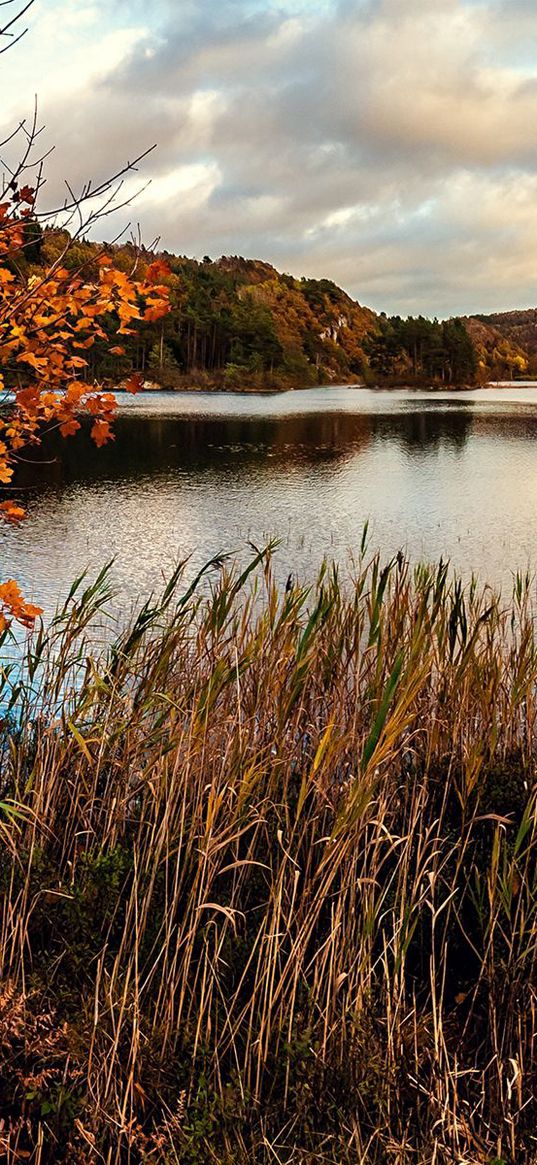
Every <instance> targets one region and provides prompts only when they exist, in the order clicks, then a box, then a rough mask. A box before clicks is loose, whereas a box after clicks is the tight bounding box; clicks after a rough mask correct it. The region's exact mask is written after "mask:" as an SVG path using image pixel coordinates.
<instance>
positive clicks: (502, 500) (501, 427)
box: [2, 385, 537, 612]
mask: <svg viewBox="0 0 537 1165" xmlns="http://www.w3.org/2000/svg"><path fill="white" fill-rule="evenodd" d="M39 456H40V457H41V458H42V459H43V460H42V461H41V462H40V463H39V464H37V465H35V464H34V465H30V464H28V465H24V466H23V467H22V470H21V474H20V478H19V484H20V488H21V494H23V496H24V498H25V503H26V505H27V508H28V510H29V512H30V520H29V521H28V522H26V523H25V524H24V525H23V526H22V527H21V528H20V529H18V530H7V531H5V532H3V534H2V537H3V561H2V577H4V578H5V577H14V578H16V579H17V580H19V581H20V582H21V584H22V586H23V588H24V593H25V594H26V595H27V597H28V598H33V599H35V600H36V601H39V602H40V603H41V605H44V606H45V608H46V610H47V612H50V611H52V610H53V608H54V607H55V605H56V602H57V600H58V599H59V597H60V596H62V595H63V594H65V592H66V590H67V588H68V586H69V584H70V582H71V581H72V579H73V578H74V577H75V575H77V574H79V573H80V571H81V569H82V568H84V567H89V568H90V569H91V570H96V569H98V568H99V567H100V566H101V565H102V564H103V562H105V561H106V560H107V559H110V558H111V557H112V556H115V565H114V567H113V579H114V582H115V584H116V586H117V588H118V591H119V596H120V597H119V599H118V602H121V604H122V605H125V606H129V605H131V604H132V602H133V601H135V600H136V599H137V598H138V597H139V596H140V595H141V594H144V593H145V592H147V590H148V589H149V588H151V587H153V586H155V585H156V584H158V582H159V580H160V579H161V578H162V577H163V576H165V575H166V574H167V573H168V572H169V570H170V569H171V567H172V566H173V565H174V563H176V562H177V560H178V559H179V558H184V557H185V556H186V555H192V556H193V564H201V563H202V562H204V561H205V560H206V559H207V558H209V557H210V556H211V555H214V554H217V553H222V552H231V553H234V552H243V553H244V550H245V544H246V543H247V540H248V539H252V540H254V541H255V542H256V544H257V545H259V544H261V543H262V542H263V540H264V539H268V538H270V537H272V536H276V537H278V538H279V539H280V540H281V546H280V548H279V550H278V554H277V561H278V571H279V574H280V575H281V576H282V577H284V576H286V575H287V573H288V571H289V570H291V569H292V570H294V571H296V572H297V573H298V574H300V575H303V576H310V575H311V573H312V569H313V568H314V567H316V566H317V565H318V564H319V562H320V560H321V559H322V557H323V555H329V556H332V557H336V558H338V559H339V560H340V561H344V560H345V559H347V558H348V555H349V552H352V550H353V549H354V550H356V549H357V547H358V546H359V543H360V539H361V533H362V528H363V525H364V522H365V521H366V519H369V520H370V545H371V548H377V547H378V548H380V549H381V550H382V551H383V552H384V553H385V554H390V553H392V552H394V551H396V550H397V549H399V548H400V547H403V548H404V549H405V550H406V551H407V552H408V554H409V555H411V556H412V557H413V558H426V559H429V560H431V559H437V558H438V557H440V555H444V557H446V556H448V557H449V558H451V560H452V562H453V564H454V565H455V566H456V567H457V568H460V569H461V570H462V571H463V572H464V573H465V574H468V573H469V572H470V571H472V570H478V571H479V573H480V574H481V575H482V576H483V578H486V579H487V580H488V581H491V582H505V581H509V579H510V577H511V572H512V571H513V570H514V569H515V568H517V567H526V566H527V565H528V563H529V562H531V563H533V565H534V566H536V567H537V388H536V387H535V386H533V387H524V386H518V385H517V386H516V387H512V386H509V387H508V388H506V387H500V386H498V387H494V388H490V389H486V390H481V391H476V392H464V393H462V392H461V393H456V394H455V393H454V394H448V393H446V394H445V395H443V394H439V393H425V392H421V393H420V392H406V391H397V392H393V391H392V392H379V391H369V390H364V389H352V388H326V389H321V388H320V389H312V390H308V391H304V392H297V393H286V394H284V395H279V396H247V397H239V396H234V395H227V394H226V395H210V394H201V393H196V394H177V395H171V394H164V393H152V394H147V395H144V396H138V397H126V398H123V399H122V400H121V410H120V416H119V418H118V421H117V424H116V440H115V442H114V444H113V445H111V446H108V447H106V448H104V449H102V450H100V451H99V450H96V449H95V448H94V447H93V446H92V445H91V443H90V441H89V439H88V437H87V436H86V435H82V436H81V437H79V438H76V439H71V440H69V441H67V442H58V444H57V446H50V447H48V448H47V450H46V451H41V453H40V454H39Z"/></svg>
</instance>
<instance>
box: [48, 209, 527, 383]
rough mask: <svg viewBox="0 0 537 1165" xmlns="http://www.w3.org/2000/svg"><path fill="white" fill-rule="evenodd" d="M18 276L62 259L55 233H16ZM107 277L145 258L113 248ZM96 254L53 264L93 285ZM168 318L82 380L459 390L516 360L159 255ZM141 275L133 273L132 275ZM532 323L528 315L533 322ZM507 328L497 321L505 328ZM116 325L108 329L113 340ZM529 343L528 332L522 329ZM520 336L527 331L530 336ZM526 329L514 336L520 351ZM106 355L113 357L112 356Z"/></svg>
mask: <svg viewBox="0 0 537 1165" xmlns="http://www.w3.org/2000/svg"><path fill="white" fill-rule="evenodd" d="M28 232H29V239H28V248H27V252H26V263H27V266H28V274H34V273H36V272H39V271H42V270H43V268H46V267H47V266H48V265H50V264H51V263H54V262H56V261H57V260H58V259H59V257H60V256H61V255H62V253H63V250H64V248H65V244H66V242H67V239H68V236H67V235H66V232H64V231H61V230H49V231H46V232H42V231H41V229H40V228H39V227H38V226H37V225H36V224H35V223H29V224H28ZM110 249H113V254H114V262H115V264H116V266H118V267H120V268H122V269H124V270H125V271H130V270H132V267H133V264H134V263H135V262H136V263H137V265H138V269H139V270H140V269H143V267H144V265H145V266H147V265H148V264H149V262H151V261H152V259H153V258H154V256H153V255H149V253H145V252H143V251H142V253H141V254H138V255H137V254H136V253H135V251H134V248H133V247H132V246H131V245H130V244H125V245H121V246H115V247H113V248H110ZM101 250H102V245H98V244H96V243H90V242H88V241H77V242H75V243H72V244H71V246H70V248H69V250H68V251H67V252H66V255H65V258H64V259H62V262H64V263H65V266H67V267H69V268H70V269H79V268H80V269H82V271H83V272H84V276H85V277H86V278H92V276H93V275H97V271H98V267H97V259H98V256H99V253H100V251H101ZM162 257H163V258H164V259H165V260H166V262H167V264H168V267H169V272H170V274H169V276H167V279H166V282H167V283H168V287H169V293H170V300H171V311H170V313H169V315H168V316H167V317H166V318H165V319H164V320H159V321H158V322H156V323H153V324H143V325H142V326H141V327H140V328H139V329H137V331H136V334H135V335H132V336H127V337H125V341H124V343H123V348H124V355H120V354H117V353H116V354H111V353H110V351H109V348H110V345H107V344H106V343H104V342H101V343H97V344H95V346H94V347H93V348H92V349H91V350H90V351H89V352H88V354H87V360H88V364H87V369H86V371H85V374H84V375H86V376H87V377H88V379H91V380H94V379H95V380H105V381H113V382H118V381H121V380H122V379H123V378H124V377H127V376H128V375H129V374H130V373H131V372H133V371H135V372H140V373H142V374H143V375H144V376H145V378H146V379H147V380H152V381H155V382H157V383H159V384H162V385H165V386H168V387H172V388H173V387H181V386H184V385H192V386H200V387H203V386H207V387H223V388H231V389H237V390H248V389H252V390H255V389H256V388H263V387H266V388H278V387H281V388H285V387H290V386H302V385H304V386H307V385H314V384H319V383H326V382H334V383H337V382H342V383H345V382H347V383H348V382H352V381H362V382H364V383H366V384H378V383H381V384H396V383H417V384H427V383H432V384H435V383H438V384H442V383H444V384H450V385H457V384H467V383H470V384H471V383H473V382H475V381H476V380H478V381H485V380H488V379H490V378H496V377H498V378H506V377H507V378H510V377H517V376H518V377H520V376H523V375H524V374H527V372H528V368H530V363H529V361H528V359H527V353H526V349H525V348H523V347H522V346H521V344H520V343H517V342H513V341H512V340H511V339H510V337H509V334H508V332H506V329H505V328H504V329H503V331H501V332H500V330H499V327H498V325H497V323H496V321H497V320H501V319H503V317H494V327H492V326H490V325H489V324H488V323H487V319H486V317H480V318H479V320H478V319H467V320H461V319H451V320H447V321H444V322H440V321H438V320H437V319H433V320H430V319H426V318H425V317H423V316H418V317H417V318H413V317H409V318H407V319H402V318H401V317H400V316H393V317H391V318H388V317H387V316H385V315H384V314H382V315H380V316H379V315H377V314H376V313H375V312H373V311H371V310H370V309H368V308H364V307H362V306H361V305H360V304H359V303H356V302H355V301H354V300H352V299H351V298H350V296H348V295H347V294H346V293H345V292H344V291H342V290H341V288H339V287H337V286H336V284H335V283H333V282H332V281H331V280H329V279H305V278H302V279H295V278H294V277H293V276H291V275H287V274H280V273H279V272H278V271H276V270H275V268H274V267H272V266H270V264H268V263H263V262H260V261H258V260H247V259H243V258H240V257H238V256H233V257H223V258H221V259H218V260H216V261H213V260H211V259H210V258H209V257H208V256H206V257H205V258H204V259H203V260H202V261H201V262H198V261H196V260H194V259H189V258H187V257H185V256H178V255H174V254H171V253H169V252H162ZM142 274H143V270H142ZM534 314H535V313H534ZM505 318H507V317H505ZM116 324H117V321H115V320H114V319H113V318H110V321H109V330H110V335H113V334H114V333H115V330H116ZM531 326H533V328H534V330H535V332H536V338H535V346H536V350H537V323H536V322H535V321H534V320H532V321H531ZM530 331H531V327H530ZM527 333H528V327H526V330H525V333H524V335H525V337H526V339H527ZM112 347H113V345H112Z"/></svg>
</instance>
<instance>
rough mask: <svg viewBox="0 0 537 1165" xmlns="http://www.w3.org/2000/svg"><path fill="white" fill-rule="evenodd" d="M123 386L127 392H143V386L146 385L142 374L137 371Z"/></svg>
mask: <svg viewBox="0 0 537 1165" xmlns="http://www.w3.org/2000/svg"><path fill="white" fill-rule="evenodd" d="M123 387H124V389H125V392H132V393H136V392H141V391H142V388H143V387H144V382H143V380H142V377H141V376H140V373H139V372H135V373H134V376H130V377H129V379H128V380H126V381H125V384H124V386H123Z"/></svg>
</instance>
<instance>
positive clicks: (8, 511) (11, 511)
mask: <svg viewBox="0 0 537 1165" xmlns="http://www.w3.org/2000/svg"><path fill="white" fill-rule="evenodd" d="M0 513H1V514H2V516H3V517H4V518H5V520H6V522H13V523H16V522H21V521H22V519H23V518H24V516H25V514H26V510H23V508H22V506H18V505H17V504H16V502H0Z"/></svg>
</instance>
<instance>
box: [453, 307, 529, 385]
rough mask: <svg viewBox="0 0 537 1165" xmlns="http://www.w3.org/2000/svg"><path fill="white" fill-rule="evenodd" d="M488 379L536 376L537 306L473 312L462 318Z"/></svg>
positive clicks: (514, 378) (513, 378)
mask: <svg viewBox="0 0 537 1165" xmlns="http://www.w3.org/2000/svg"><path fill="white" fill-rule="evenodd" d="M464 323H465V326H466V328H467V330H468V332H469V334H470V336H471V337H472V340H473V343H474V345H475V347H476V350H477V356H478V362H479V365H480V367H481V368H485V369H486V371H487V373H488V376H489V377H490V379H491V380H516V379H520V378H521V377H529V378H530V379H531V378H533V377H536V376H537V310H536V309H535V308H530V309H529V310H528V311H507V312H498V313H496V314H493V315H476V316H473V317H471V318H469V319H466V320H465V321H464Z"/></svg>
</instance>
